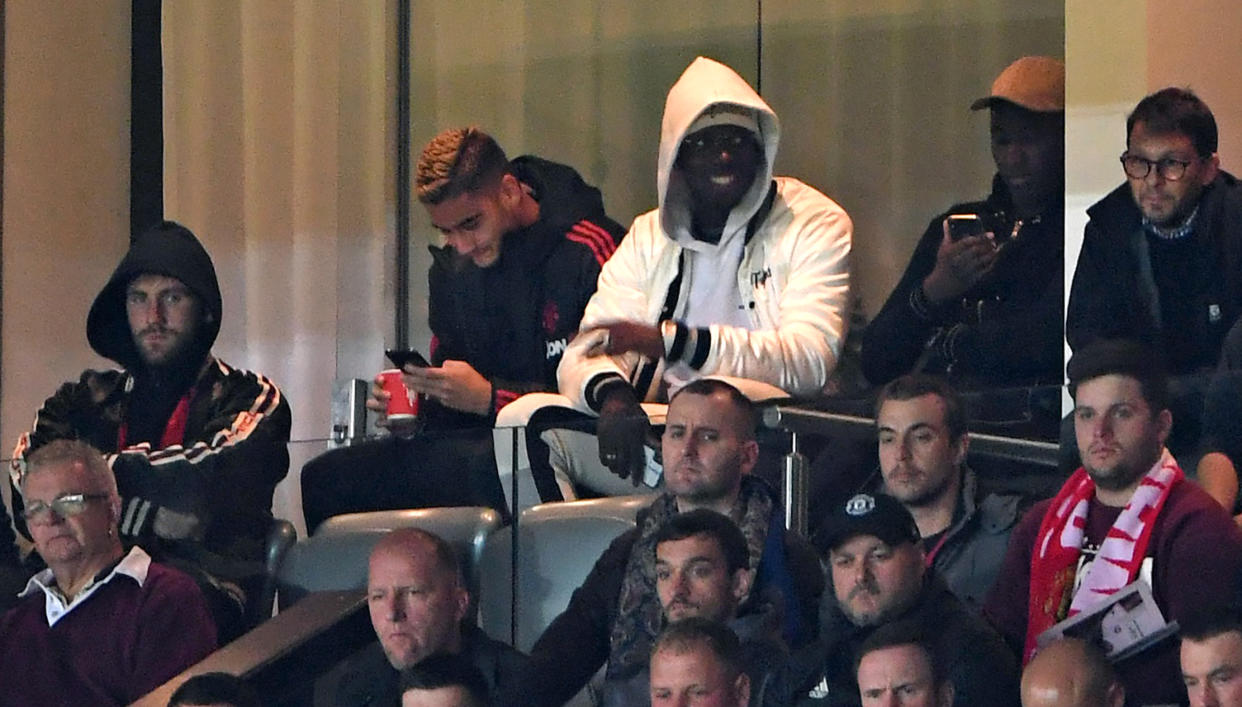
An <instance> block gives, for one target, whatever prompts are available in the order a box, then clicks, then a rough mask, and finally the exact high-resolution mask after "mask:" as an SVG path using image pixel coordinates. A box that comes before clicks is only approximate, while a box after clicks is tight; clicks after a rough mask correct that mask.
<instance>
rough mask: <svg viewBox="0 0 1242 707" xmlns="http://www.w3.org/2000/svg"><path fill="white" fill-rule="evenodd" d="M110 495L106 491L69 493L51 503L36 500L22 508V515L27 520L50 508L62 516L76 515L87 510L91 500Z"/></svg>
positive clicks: (101, 498) (98, 499)
mask: <svg viewBox="0 0 1242 707" xmlns="http://www.w3.org/2000/svg"><path fill="white" fill-rule="evenodd" d="M107 497H108V494H106V493H67V494H65V495H63V496H58V497H57V498H55V499H54V500H53V501H52V502H51V503H44V502H43V501H34V502H32V503H31V504H30V505H28V506H26V507H25V508H24V509H22V517H23V518H25V519H26V520H33V519H34V518H35V517H36V516H38V515H39V514H40V513H42V512H43V511H47V510H50V511H52V512H53V513H55V514H56V515H58V516H60V517H61V518H68V517H69V516H76V515H77V514H79V513H81V512H82V511H84V510H86V504H87V503H90V502H91V501H101V500H103V499H105V498H107Z"/></svg>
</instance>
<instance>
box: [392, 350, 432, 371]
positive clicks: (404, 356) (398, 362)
mask: <svg viewBox="0 0 1242 707" xmlns="http://www.w3.org/2000/svg"><path fill="white" fill-rule="evenodd" d="M384 355H385V356H387V357H388V360H389V361H392V365H394V366H396V367H397V368H405V365H406V364H407V363H411V364H414V365H415V366H418V367H419V368H430V367H431V364H430V363H429V362H428V361H427V359H425V358H423V355H422V354H421V353H419V352H418V351H415V350H414V349H388V350H387V351H385V352H384Z"/></svg>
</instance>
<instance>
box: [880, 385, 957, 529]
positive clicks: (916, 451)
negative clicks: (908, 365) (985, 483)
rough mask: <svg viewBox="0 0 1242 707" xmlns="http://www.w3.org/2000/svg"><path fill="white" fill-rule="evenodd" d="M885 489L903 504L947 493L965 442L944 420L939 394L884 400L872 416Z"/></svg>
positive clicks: (924, 501) (935, 498)
mask: <svg viewBox="0 0 1242 707" xmlns="http://www.w3.org/2000/svg"><path fill="white" fill-rule="evenodd" d="M876 427H877V428H878V429H879V435H878V437H879V455H880V472H881V474H883V476H884V489H885V491H887V492H888V494H889V495H891V496H893V497H894V498H896V499H897V500H899V501H901V502H902V503H904V504H906V505H907V506H924V505H928V504H931V503H934V502H935V501H938V500H939V499H940V498H941V497H942V496H943V495H944V494H946V493H951V492H952V491H953V489H954V487H955V484H956V482H957V480H958V478H959V475H960V474H961V471H960V468H961V463H962V461H963V460H964V458H965V456H966V441H965V438H964V436H963V437H962V438H958V439H954V438H953V437H952V436H951V435H950V433H949V429H948V427H947V426H946V424H945V404H944V399H942V398H941V397H940V396H939V395H935V394H932V393H928V394H927V395H923V396H920V397H917V398H912V399H910V400H886V401H884V404H883V405H881V406H880V412H879V414H878V415H877V416H876Z"/></svg>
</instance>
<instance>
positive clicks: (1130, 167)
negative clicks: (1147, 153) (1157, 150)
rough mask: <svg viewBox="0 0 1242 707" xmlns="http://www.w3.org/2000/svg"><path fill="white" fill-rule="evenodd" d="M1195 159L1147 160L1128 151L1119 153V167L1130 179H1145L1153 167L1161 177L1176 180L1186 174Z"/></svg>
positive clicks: (1171, 180) (1167, 158)
mask: <svg viewBox="0 0 1242 707" xmlns="http://www.w3.org/2000/svg"><path fill="white" fill-rule="evenodd" d="M1196 161H1197V160H1175V159H1172V158H1169V157H1166V158H1164V159H1162V160H1149V159H1145V158H1143V157H1139V156H1138V155H1132V154H1130V153H1129V152H1123V153H1121V168H1122V169H1123V170H1125V172H1126V176H1127V177H1129V178H1131V179H1146V178H1147V175H1149V174H1151V170H1152V168H1153V167H1155V168H1156V174H1158V175H1159V176H1160V178H1161V179H1165V180H1168V181H1170V182H1176V181H1177V180H1179V179H1181V178H1182V177H1184V176H1186V168H1187V167H1189V166H1190V165H1191V163H1193V162H1196Z"/></svg>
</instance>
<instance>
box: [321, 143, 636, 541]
mask: <svg viewBox="0 0 1242 707" xmlns="http://www.w3.org/2000/svg"><path fill="white" fill-rule="evenodd" d="M415 187H416V190H417V196H418V199H419V201H420V202H422V204H423V206H424V207H425V208H426V209H427V213H428V215H429V216H430V218H431V224H432V226H433V227H434V228H435V229H436V230H438V231H439V232H440V233H441V234H442V236H443V240H444V246H443V247H432V248H431V253H432V256H433V263H432V266H431V271H430V273H429V276H428V280H429V292H430V298H429V301H428V310H429V312H428V314H429V317H428V319H429V324H430V327H431V332H432V341H431V350H430V351H429V356H428V359H429V361H426V362H428V363H430V364H431V365H430V366H422V365H418V363H419V362H417V361H413V360H411V361H408V362H407V361H406V360H405V358H407V357H408V354H404V353H402V354H395V358H397V359H400V360H394V361H393V363H394V365H398V367H399V368H400V369H401V370H402V372H403V373H404V375H403V382H404V384H405V386H406V387H407V388H408V389H409V391H410V392H411V394H412V395H417V397H418V413H417V417H416V418H412V419H409V420H408V421H407V420H402V421H401V422H400V423H398V422H397V421H396V420H393V421H389V420H387V418H386V411H387V407H388V401H389V398H390V395H391V394H390V393H389V392H386V391H385V390H384V388H383V386H382V381H381V380H380V379H379V378H377V379H376V385H375V386H374V388H373V389H372V398H371V399H370V400H368V401H367V407H368V408H370V409H371V410H374V411H376V412H378V413H380V414H381V423H380V424H381V425H384V426H387V427H389V428H390V429H391V430H392V431H393V433H394V434H393V436H392V438H390V439H386V440H382V441H380V442H374V443H368V444H363V445H356V446H353V447H346V448H342V449H338V450H333V451H332V452H329V453H327V454H325V455H322V456H320V457H319V458H317V459H315V460H312V461H311V462H310V463H308V464H307V465H306V467H305V468H304V469H303V472H302V497H303V501H302V504H303V511H304V513H305V516H306V524H307V528H308V530H313V529H314V527H315V526H316V525H318V524H319V522H320V521H322V520H323V519H325V518H327V517H329V516H332V515H336V514H338V513H350V512H357V511H366V510H381V509H395V508H418V507H431V506H453V505H484V506H488V505H490V506H495V507H497V508H501V509H502V508H503V506H504V496H503V492H502V490H501V487H500V482H499V479H498V477H497V474H496V462H495V456H494V453H493V445H492V426H493V423H494V421H495V417H496V412H497V411H498V410H499V409H500V408H502V407H504V406H505V405H506V404H508V403H509V402H512V401H513V400H515V399H516V398H517V397H519V396H521V395H523V394H525V393H531V392H539V391H554V390H556V369H557V366H558V365H559V364H560V361H561V355H562V353H563V352H564V350H565V347H566V345H567V344H568V342H569V338H570V337H571V336H572V335H573V334H574V332H576V331H577V329H578V322H579V321H580V320H581V318H582V312H583V310H584V309H585V307H586V303H587V301H588V300H589V299H590V297H591V295H592V294H593V293H594V292H595V283H596V280H597V279H598V277H599V271H600V268H601V267H602V266H603V264H604V262H605V261H606V260H607V259H608V257H609V256H611V255H612V253H613V251H614V250H616V246H617V242H618V241H620V240H621V237H622V235H624V229H622V228H621V226H620V225H619V224H617V222H615V221H613V220H612V219H611V218H609V217H608V216H607V214H606V213H605V212H604V203H603V199H602V198H601V196H600V193H599V190H598V189H596V188H595V187H592V186H590V185H588V184H586V182H584V181H583V180H582V177H581V176H579V175H578V173H577V172H576V171H574V170H573V169H572V168H570V167H567V166H565V165H561V164H556V163H553V162H549V161H547V160H543V159H540V158H538V157H533V156H523V157H518V158H517V159H515V160H513V161H510V160H509V159H508V158H507V157H506V156H505V153H504V150H502V149H501V148H500V146H499V145H498V144H497V143H496V141H495V140H494V139H492V138H491V136H489V135H487V134H486V133H484V132H483V131H481V130H479V129H478V128H475V127H467V128H454V129H450V130H445V131H444V132H442V133H440V134H439V135H437V136H436V137H435V138H433V139H432V140H431V142H429V143H428V144H427V146H426V147H425V148H424V149H423V152H422V155H421V156H420V158H419V160H418V164H417V167H416V171H415ZM394 353H395V352H394ZM390 358H394V357H390Z"/></svg>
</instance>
